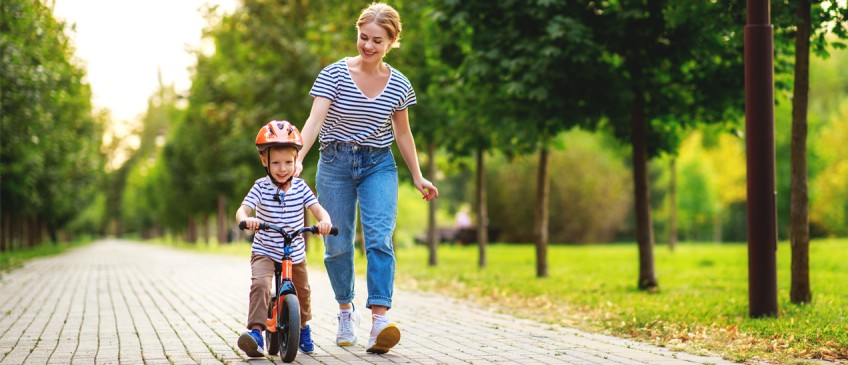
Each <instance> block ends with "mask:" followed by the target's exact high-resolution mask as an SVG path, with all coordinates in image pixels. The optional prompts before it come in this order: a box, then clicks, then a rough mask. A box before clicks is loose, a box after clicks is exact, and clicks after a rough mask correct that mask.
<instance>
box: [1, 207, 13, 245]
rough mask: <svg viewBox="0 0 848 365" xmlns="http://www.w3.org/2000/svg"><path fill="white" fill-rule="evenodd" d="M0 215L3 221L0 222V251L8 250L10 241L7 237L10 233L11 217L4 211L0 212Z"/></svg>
mask: <svg viewBox="0 0 848 365" xmlns="http://www.w3.org/2000/svg"><path fill="white" fill-rule="evenodd" d="M0 215H2V216H3V221H2V223H0V252H7V251H10V248H11V247H10V245H9V244H10V243H11V241H10V240H9V237H10V236H11V233H12V227H11V223H12V219H11V214H8V213H6V212H0Z"/></svg>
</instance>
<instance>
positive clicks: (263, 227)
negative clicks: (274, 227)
mask: <svg viewBox="0 0 848 365" xmlns="http://www.w3.org/2000/svg"><path fill="white" fill-rule="evenodd" d="M268 227H269V224H268V223H266V222H259V229H261V230H266V229H268ZM239 229H242V230H245V229H247V222H245V221H241V222H239Z"/></svg>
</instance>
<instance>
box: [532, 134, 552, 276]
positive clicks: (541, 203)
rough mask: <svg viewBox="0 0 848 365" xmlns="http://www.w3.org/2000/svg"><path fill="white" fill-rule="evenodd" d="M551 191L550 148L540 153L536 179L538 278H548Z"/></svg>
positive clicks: (535, 228) (543, 148)
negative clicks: (549, 203) (549, 202)
mask: <svg viewBox="0 0 848 365" xmlns="http://www.w3.org/2000/svg"><path fill="white" fill-rule="evenodd" d="M550 191H551V179H550V155H549V154H548V147H547V146H544V147H542V150H541V151H539V173H538V175H537V179H536V209H535V212H536V214H535V216H536V217H535V218H536V219H535V221H536V222H535V224H534V226H535V227H534V229H533V231H534V232H533V233H535V236H536V277H540V278H545V277H548V200H549V197H550Z"/></svg>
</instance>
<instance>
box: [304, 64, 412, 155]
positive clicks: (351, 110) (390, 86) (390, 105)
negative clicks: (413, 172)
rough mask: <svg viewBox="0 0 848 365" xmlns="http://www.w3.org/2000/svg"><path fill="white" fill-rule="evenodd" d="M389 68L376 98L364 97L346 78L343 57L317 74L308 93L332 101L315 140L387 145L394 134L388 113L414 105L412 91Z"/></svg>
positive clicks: (410, 85)
mask: <svg viewBox="0 0 848 365" xmlns="http://www.w3.org/2000/svg"><path fill="white" fill-rule="evenodd" d="M386 66H387V67H388V68H389V70H391V74H390V75H389V82H388V83H386V87H385V89H383V92H382V93H380V95H378V96H377V97H375V98H373V99H371V98H368V97H367V96H365V94H363V93H362V91H361V90H360V89H359V87H357V86H356V84H355V83H354V82H353V78H351V77H350V71H349V70H348V68H347V62H346V61H345V59H344V58H343V59H341V60H340V61H338V62H336V63H333V64H331V65H329V66H327V67H325V68H324V69H323V70H321V73H319V74H318V78H317V79H316V80H315V84H314V85H312V90H310V91H309V95H312V96H313V97H319V96H320V97H324V98H327V99H330V100H332V101H333V102H332V104H330V110H329V112H328V113H327V118H326V120H324V125H323V126H322V127H321V132H320V133H319V142H320V143H321V145H324V144H326V143H329V142H352V143H356V144H360V145H364V146H371V147H379V148H382V147H389V146H391V145H392V141H394V139H395V136H394V133H393V131H392V114H393V113H394V112H395V111H398V110H404V109H406V108H408V107H410V106H412V105H415V103H416V99H415V90H413V89H412V84H411V83H410V82H409V80H408V79H407V78H406V76H404V75H403V74H402V73H400V71H398V70H396V69H394V68H392V67H391V66H389V65H388V64H386Z"/></svg>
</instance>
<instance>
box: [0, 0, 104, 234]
mask: <svg viewBox="0 0 848 365" xmlns="http://www.w3.org/2000/svg"><path fill="white" fill-rule="evenodd" d="M67 30H68V31H73V27H69V28H68V29H67ZM65 32H66V25H65V24H64V23H63V22H60V21H57V20H56V19H55V18H53V15H52V14H51V9H49V8H48V7H46V6H45V5H44V4H42V3H41V2H38V1H35V2H33V1H24V0H10V1H3V2H2V4H0V65H2V66H0V67H2V69H0V85H2V92H0V135H1V136H2V143H1V144H0V161H2V169H0V176H2V177H0V179H2V181H3V183H2V186H0V200H2V201H3V204H4V209H3V212H2V216H3V218H2V224H3V227H4V229H3V231H4V232H3V233H4V234H3V235H0V237H2V238H0V250H7V249H13V248H17V247H31V246H34V245H35V244H38V243H40V242H41V241H42V239H43V238H44V235H45V233H47V235H49V237H50V239H51V240H52V241H53V242H56V241H57V240H58V233H59V230H61V229H63V228H64V227H65V226H66V224H67V223H68V222H70V221H71V220H72V219H73V217H74V216H75V214H76V213H77V212H79V211H80V210H82V208H84V207H85V206H87V205H88V204H90V203H91V200H92V197H93V196H94V193H95V192H96V189H94V188H93V185H94V184H95V183H97V182H99V181H100V176H101V173H100V167H101V166H102V165H101V163H102V161H103V156H102V155H101V154H100V138H99V137H100V135H101V134H100V131H101V127H102V126H101V125H100V120H99V119H97V118H95V117H94V115H93V114H92V108H91V89H90V87H89V85H88V84H87V83H86V82H85V81H84V80H85V72H84V69H83V68H82V67H80V66H79V65H77V64H76V63H75V62H74V59H73V56H74V46H73V43H72V42H71V40H70V38H69V37H68V36H67V35H66V33H65ZM6 207H9V208H6ZM5 227H9V229H6V228H5Z"/></svg>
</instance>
